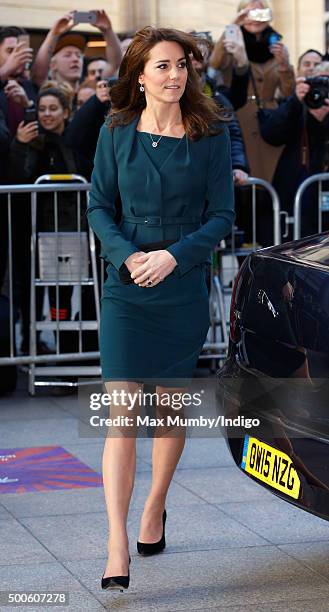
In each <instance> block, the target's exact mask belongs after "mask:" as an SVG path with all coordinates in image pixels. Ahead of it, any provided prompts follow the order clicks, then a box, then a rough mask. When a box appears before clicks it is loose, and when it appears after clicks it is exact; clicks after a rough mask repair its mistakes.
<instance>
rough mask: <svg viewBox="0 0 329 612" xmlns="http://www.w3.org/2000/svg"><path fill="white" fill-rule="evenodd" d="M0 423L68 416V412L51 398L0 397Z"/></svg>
mask: <svg viewBox="0 0 329 612" xmlns="http://www.w3.org/2000/svg"><path fill="white" fill-rule="evenodd" d="M0 415H1V423H3V422H4V421H16V423H17V424H18V423H19V422H22V421H24V422H26V421H32V420H35V419H49V417H51V418H53V419H55V418H57V419H59V420H60V419H65V418H70V417H71V415H70V413H69V412H68V411H67V410H65V409H64V408H62V407H60V406H59V405H58V404H56V402H55V401H54V400H53V399H52V398H49V399H45V398H34V397H26V396H25V397H19V398H15V400H14V401H13V400H12V399H10V398H6V397H4V398H0Z"/></svg>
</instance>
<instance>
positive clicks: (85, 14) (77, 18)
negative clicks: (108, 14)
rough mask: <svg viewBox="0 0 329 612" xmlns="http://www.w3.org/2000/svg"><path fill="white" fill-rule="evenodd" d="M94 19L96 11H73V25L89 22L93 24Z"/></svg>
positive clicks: (95, 19) (95, 18)
mask: <svg viewBox="0 0 329 612" xmlns="http://www.w3.org/2000/svg"><path fill="white" fill-rule="evenodd" d="M96 21H97V13H96V11H73V23H74V25H77V24H78V23H90V25H95V23H96Z"/></svg>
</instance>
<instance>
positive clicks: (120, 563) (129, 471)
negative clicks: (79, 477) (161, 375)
mask: <svg viewBox="0 0 329 612" xmlns="http://www.w3.org/2000/svg"><path fill="white" fill-rule="evenodd" d="M105 386H106V391H107V393H109V394H112V392H113V390H114V389H119V388H120V389H124V390H125V391H127V392H130V393H138V391H139V389H140V388H141V385H139V384H138V383H132V382H126V383H125V382H120V383H113V382H110V383H106V385H105ZM111 397H112V395H111ZM137 412H138V410H137V411H136V410H134V411H132V410H129V411H128V409H127V407H126V406H119V407H114V406H111V409H110V417H111V418H113V417H115V416H117V415H123V416H128V417H132V416H135V415H136V414H137ZM136 435H137V430H136V428H135V427H134V428H133V427H131V428H129V427H127V428H125V427H124V428H121V427H115V428H111V429H110V430H109V432H108V435H107V437H106V440H105V444H104V452H103V484H104V493H105V500H106V507H107V513H108V521H109V534H110V535H109V540H108V555H109V557H108V562H107V565H106V570H105V573H104V577H105V578H106V577H107V576H126V575H127V574H128V571H127V570H128V564H129V551H128V545H129V543H128V535H127V516H128V510H129V504H130V499H131V495H132V491H133V487H134V479H135V470H136Z"/></svg>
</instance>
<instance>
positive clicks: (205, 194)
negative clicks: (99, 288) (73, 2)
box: [88, 27, 234, 589]
mask: <svg viewBox="0 0 329 612" xmlns="http://www.w3.org/2000/svg"><path fill="white" fill-rule="evenodd" d="M191 53H192V55H193V56H194V57H195V58H196V59H197V60H198V61H202V56H201V53H200V51H199V49H198V47H197V44H196V41H195V38H194V37H193V36H191V35H190V34H186V33H184V32H180V31H178V30H174V29H167V28H159V29H155V28H152V27H147V28H144V29H143V30H141V31H139V32H137V34H136V35H135V37H134V39H133V41H132V43H131V44H130V46H129V48H128V50H127V52H126V54H125V56H124V58H123V61H122V64H121V68H120V73H119V80H118V83H117V84H116V85H114V86H113V87H112V88H111V94H110V95H111V100H112V105H113V107H112V111H111V113H110V117H109V120H108V122H107V124H106V125H104V126H103V127H102V130H101V133H100V138H99V142H98V146H97V152H96V157H95V168H94V173H93V176H92V190H91V194H90V205H89V208H88V217H89V221H90V223H91V226H92V227H93V229H94V230H95V232H96V234H97V235H98V237H99V239H100V241H101V243H102V251H103V256H104V258H105V259H106V260H107V262H108V278H107V280H106V282H105V285H104V293H103V300H102V314H101V343H100V344H101V346H100V350H101V364H102V374H103V378H104V379H105V381H106V388H107V392H108V394H109V395H110V397H113V393H114V391H122V390H123V391H125V392H130V393H132V394H135V393H136V394H137V397H140V393H142V390H143V382H144V381H145V380H146V379H147V380H149V379H152V381H153V383H154V386H155V388H156V393H157V397H158V398H159V404H158V406H157V410H158V409H159V410H160V412H161V400H162V398H163V396H164V395H168V394H169V395H170V396H171V398H172V397H173V394H174V393H176V392H177V391H180V392H181V391H182V389H181V387H182V381H181V379H186V378H187V379H189V378H191V376H192V373H193V370H194V368H195V366H196V363H197V359H198V356H199V353H200V351H201V349H202V346H203V343H204V341H205V338H206V335H207V331H208V328H209V304H208V291H207V286H206V279H205V264H206V262H207V259H208V257H209V255H210V253H211V251H212V249H213V248H214V247H215V246H216V244H217V243H218V242H219V241H220V240H221V238H223V237H224V236H226V235H227V234H228V233H229V232H230V230H231V226H232V221H233V219H234V212H233V181H232V169H231V158H230V143H229V136H228V133H227V130H226V129H225V127H223V124H222V123H221V122H219V119H220V117H221V112H220V110H219V109H218V107H217V105H216V103H215V102H214V101H213V100H211V99H210V98H209V97H207V96H206V95H204V94H203V93H202V92H201V88H200V84H199V80H198V77H197V75H196V73H195V71H194V70H193V68H192V65H191V59H190V54H191ZM119 193H120V196H121V201H122V218H121V222H120V223H119V224H118V225H117V224H116V223H115V218H116V212H117V211H116V206H115V201H116V199H117V196H118V194H119ZM173 379H174V380H173ZM183 386H184V385H183ZM162 410H163V408H162ZM168 411H169V412H170V407H169V408H168ZM136 412H137V410H136V411H133V412H132V411H129V412H127V406H125V405H123V404H122V405H121V406H119V407H117V408H116V407H115V406H111V411H110V416H111V417H112V416H115V415H118V416H120V415H121V416H127V415H129V416H130V417H132V416H135V415H136ZM165 414H166V413H164V414H163V415H162V416H165ZM135 424H136V422H135ZM131 429H132V428H131V427H127V428H126V429H125V428H124V427H119V428H117V429H116V428H115V427H111V428H110V435H109V436H108V437H107V439H106V441H105V446H104V455H103V480H104V487H105V497H106V504H107V510H108V517H109V524H110V534H109V541H108V553H109V558H108V562H107V565H106V569H105V572H104V575H103V578H102V588H113V589H115V588H119V589H123V588H128V586H129V562H130V558H129V548H128V535H127V515H128V510H129V503H130V498H131V495H132V491H133V483H134V475H135V463H136V431H135V430H134V429H133V430H132V431H131ZM184 433H185V432H184V431H182V428H181V429H180V431H178V433H177V432H175V431H169V432H168V430H167V429H166V426H165V427H164V428H161V426H160V427H159V430H158V432H156V435H155V437H154V440H153V455H152V460H153V472H152V485H151V490H150V492H149V495H148V498H147V500H146V503H145V507H144V512H143V516H142V521H141V526H140V536H139V540H138V543H137V549H138V552H139V553H140V554H143V555H149V554H155V553H158V552H160V551H162V550H163V549H164V547H165V543H166V542H165V521H166V508H165V506H166V497H167V493H168V489H169V485H170V482H171V479H172V477H173V474H174V471H175V469H176V465H177V463H178V461H179V458H180V456H181V453H182V451H183V447H184V441H185V439H184Z"/></svg>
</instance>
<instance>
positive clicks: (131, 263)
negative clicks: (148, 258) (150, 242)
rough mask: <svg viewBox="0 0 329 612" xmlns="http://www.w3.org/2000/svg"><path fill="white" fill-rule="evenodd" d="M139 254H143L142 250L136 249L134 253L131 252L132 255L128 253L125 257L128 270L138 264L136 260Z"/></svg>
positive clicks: (131, 269) (132, 269)
mask: <svg viewBox="0 0 329 612" xmlns="http://www.w3.org/2000/svg"><path fill="white" fill-rule="evenodd" d="M141 255H145V253H144V251H137V252H136V253H132V255H129V257H127V259H125V262H124V263H125V264H126V266H127V268H128V270H129V272H130V273H131V272H133V271H134V270H135V269H136V268H138V266H140V263H139V261H138V259H139V257H141Z"/></svg>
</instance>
